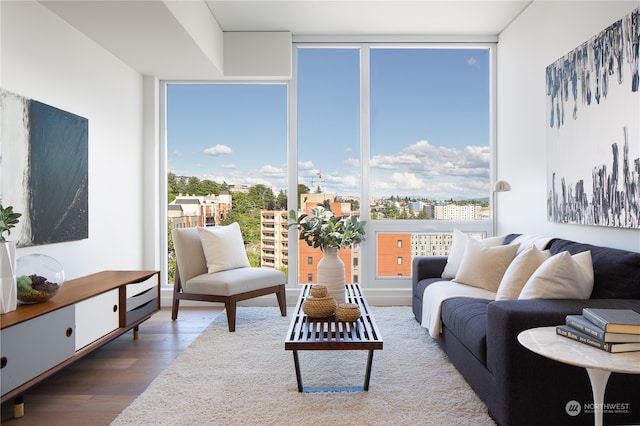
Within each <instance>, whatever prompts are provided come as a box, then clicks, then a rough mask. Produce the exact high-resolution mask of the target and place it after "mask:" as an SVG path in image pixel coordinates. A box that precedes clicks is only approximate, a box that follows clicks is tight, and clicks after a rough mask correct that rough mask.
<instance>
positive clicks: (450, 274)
mask: <svg viewBox="0 0 640 426" xmlns="http://www.w3.org/2000/svg"><path fill="white" fill-rule="evenodd" d="M469 240H474V241H476V240H475V239H473V238H471V237H469V236H468V235H467V234H465V233H464V232H462V231H460V230H459V229H457V228H454V229H453V239H452V240H451V250H449V256H448V257H447V264H446V265H445V267H444V270H443V271H442V275H441V277H442V278H454V277H455V276H456V274H457V273H458V268H460V263H461V262H462V259H463V258H464V251H465V250H466V248H467V241H469ZM503 241H504V237H503V236H501V237H491V238H485V239H484V240H482V241H481V243H482V244H483V245H484V246H485V247H493V246H497V245H501V244H502V242H503Z"/></svg>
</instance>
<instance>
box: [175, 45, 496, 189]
mask: <svg viewBox="0 0 640 426" xmlns="http://www.w3.org/2000/svg"><path fill="white" fill-rule="evenodd" d="M488 62H489V52H488V50H486V49H428V50H424V49H372V50H371V160H370V161H371V166H372V168H371V172H370V173H371V175H370V177H371V179H370V187H371V193H372V195H373V196H389V195H416V196H424V197H429V198H436V199H448V198H452V197H453V198H458V197H463V198H474V197H476V198H478V197H487V196H488V195H489V106H488V100H489V65H488ZM298 67H299V76H300V77H299V82H298V144H299V147H298V150H299V157H298V167H299V173H298V174H299V181H300V182H301V183H304V184H305V185H307V186H313V187H315V186H316V185H318V184H320V185H321V186H322V188H323V189H324V190H326V191H329V192H334V193H336V194H338V195H345V196H347V195H357V194H358V192H359V187H360V185H359V180H360V177H359V176H360V172H359V155H360V148H359V137H360V136H359V134H360V126H359V116H360V112H359V102H360V89H359V54H358V51H357V50H356V49H327V50H325V49H301V50H300V51H299V61H298ZM286 138H287V91H286V86H284V85H275V84H272V85H241V84H223V85H170V86H169V92H168V166H169V170H170V171H172V172H174V173H176V174H177V175H186V176H198V177H199V178H200V179H211V180H214V181H217V182H222V181H226V182H227V183H243V184H248V185H255V184H259V183H260V184H265V185H267V186H270V187H272V188H273V190H274V191H275V192H277V191H278V190H280V189H284V188H286V158H287V157H286V140H287V139H286ZM320 173H321V176H322V180H320V181H319V180H318V179H319V174H320Z"/></svg>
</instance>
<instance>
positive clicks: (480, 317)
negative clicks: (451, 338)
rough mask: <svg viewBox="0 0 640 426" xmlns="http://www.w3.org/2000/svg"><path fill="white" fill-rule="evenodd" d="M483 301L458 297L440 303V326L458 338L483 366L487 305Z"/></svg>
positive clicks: (485, 301)
mask: <svg viewBox="0 0 640 426" xmlns="http://www.w3.org/2000/svg"><path fill="white" fill-rule="evenodd" d="M491 302H493V301H492V300H485V299H471V298H466V297H460V298H455V299H449V300H445V301H444V302H443V303H442V314H441V315H442V326H443V328H444V327H446V328H448V329H449V330H451V332H452V333H453V334H455V336H456V337H457V338H458V340H459V341H460V343H462V344H463V345H464V346H465V347H466V348H467V349H468V350H469V352H471V353H472V354H473V356H475V357H476V358H477V359H478V361H480V362H481V363H482V364H483V365H486V363H487V305H488V304H489V303H491Z"/></svg>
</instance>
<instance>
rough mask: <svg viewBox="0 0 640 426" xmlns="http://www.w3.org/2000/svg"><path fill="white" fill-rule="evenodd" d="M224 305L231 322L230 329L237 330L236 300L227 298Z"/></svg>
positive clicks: (228, 321)
mask: <svg viewBox="0 0 640 426" xmlns="http://www.w3.org/2000/svg"><path fill="white" fill-rule="evenodd" d="M224 306H225V308H226V310H227V323H228V324H229V331H231V332H233V331H236V301H235V300H231V299H227V300H226V301H225V302H224Z"/></svg>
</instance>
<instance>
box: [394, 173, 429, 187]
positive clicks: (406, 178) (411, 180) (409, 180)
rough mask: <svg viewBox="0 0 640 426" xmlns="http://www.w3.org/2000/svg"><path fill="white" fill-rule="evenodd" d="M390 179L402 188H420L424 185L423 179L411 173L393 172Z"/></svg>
mask: <svg viewBox="0 0 640 426" xmlns="http://www.w3.org/2000/svg"><path fill="white" fill-rule="evenodd" d="M391 181H392V182H393V183H394V184H395V185H398V186H402V188H404V189H420V188H423V187H424V181H423V180H422V179H420V178H419V177H418V176H416V175H415V174H413V173H407V172H404V173H393V174H392V175H391Z"/></svg>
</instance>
